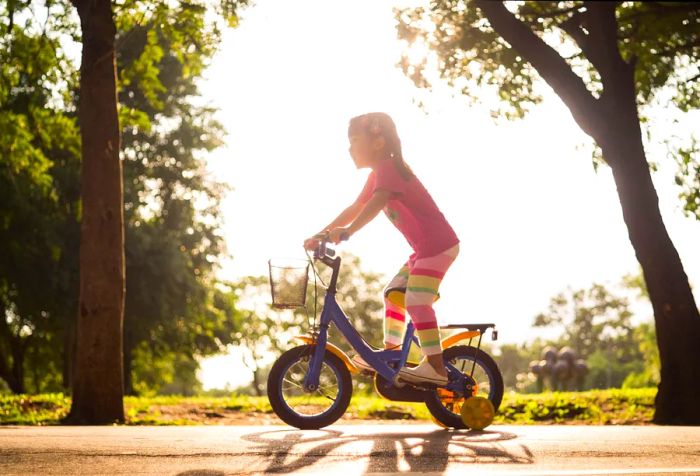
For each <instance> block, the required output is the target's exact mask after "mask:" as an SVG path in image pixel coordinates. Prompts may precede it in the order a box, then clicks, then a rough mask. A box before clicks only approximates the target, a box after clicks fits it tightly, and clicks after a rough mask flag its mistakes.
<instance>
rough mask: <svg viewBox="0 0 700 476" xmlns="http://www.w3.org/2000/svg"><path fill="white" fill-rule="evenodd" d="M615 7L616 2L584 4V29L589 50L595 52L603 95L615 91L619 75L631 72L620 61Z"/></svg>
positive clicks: (623, 62)
mask: <svg viewBox="0 0 700 476" xmlns="http://www.w3.org/2000/svg"><path fill="white" fill-rule="evenodd" d="M616 7H617V2H586V8H587V9H588V12H587V14H586V16H587V20H588V22H587V24H586V27H587V28H588V30H589V31H590V34H589V35H588V37H589V38H590V41H591V43H592V45H591V49H592V50H593V51H595V58H596V63H597V64H596V69H598V72H599V73H600V77H601V80H602V82H603V92H604V93H605V92H606V90H608V91H609V90H611V89H612V90H614V89H615V87H616V84H617V81H618V80H619V77H620V74H623V75H626V74H630V73H632V72H633V70H630V65H629V64H628V63H625V60H623V59H622V56H621V55H620V49H619V48H618V46H617V20H616V19H615V8H616Z"/></svg>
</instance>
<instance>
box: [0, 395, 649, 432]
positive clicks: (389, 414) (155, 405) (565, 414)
mask: <svg viewBox="0 0 700 476" xmlns="http://www.w3.org/2000/svg"><path fill="white" fill-rule="evenodd" d="M655 394H656V389H654V388H640V389H623V390H620V389H613V390H591V391H587V392H555V393H552V392H548V393H543V394H528V395H519V394H516V393H506V394H505V395H504V397H503V403H502V404H501V407H500V409H499V411H498V413H497V414H496V418H495V420H494V423H496V424H539V425H542V424H590V425H608V424H618V425H625V424H627V425H630V424H631V425H638V424H645V423H649V422H650V420H651V416H652V412H653V406H654V395H655ZM125 406H126V411H127V414H128V418H127V423H126V424H127V425H194V424H215V425H216V424H221V423H222V421H223V422H226V423H228V424H235V423H243V424H251V423H255V422H258V423H260V422H265V423H266V424H270V423H276V424H279V423H280V422H279V420H277V419H276V418H275V417H274V414H273V413H272V408H271V407H270V403H269V402H268V400H267V398H266V397H250V396H242V395H236V394H232V395H227V396H223V397H208V396H198V397H181V396H170V397H126V398H125ZM69 407H70V397H67V396H64V395H62V394H48V395H32V396H29V395H9V396H3V395H0V425H14V424H25V425H53V424H57V423H58V422H59V420H60V418H61V417H62V416H63V415H64V414H65V413H66V412H67V411H68V408H69ZM343 419H345V420H383V421H388V420H404V421H419V422H425V421H430V414H429V413H428V410H427V408H426V407H425V405H423V404H421V403H406V402H392V401H388V400H385V399H383V398H380V397H378V396H375V395H371V396H362V395H360V396H354V397H353V399H352V401H351V403H350V407H349V408H348V411H347V413H346V415H345V416H344V417H343ZM341 421H342V420H341Z"/></svg>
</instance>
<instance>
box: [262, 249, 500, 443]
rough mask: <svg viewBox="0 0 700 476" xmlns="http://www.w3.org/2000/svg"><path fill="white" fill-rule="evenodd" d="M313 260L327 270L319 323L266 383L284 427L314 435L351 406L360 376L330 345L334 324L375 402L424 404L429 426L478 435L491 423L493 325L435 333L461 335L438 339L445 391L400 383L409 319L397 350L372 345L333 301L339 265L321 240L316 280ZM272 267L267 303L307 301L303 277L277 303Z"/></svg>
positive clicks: (495, 386) (393, 295)
mask: <svg viewBox="0 0 700 476" xmlns="http://www.w3.org/2000/svg"><path fill="white" fill-rule="evenodd" d="M315 261H321V262H322V263H323V264H325V265H326V266H329V267H330V268H331V270H332V274H331V278H330V281H329V284H328V286H327V289H326V296H325V299H324V306H323V311H322V313H321V317H320V322H319V324H318V326H315V327H314V328H313V329H312V331H311V334H310V335H306V336H297V337H296V339H298V340H300V341H302V342H304V344H303V345H300V346H297V347H294V348H292V349H290V350H288V351H286V352H284V353H283V354H282V355H281V356H280V357H279V358H278V359H277V360H276V361H275V363H274V364H273V366H272V369H271V371H270V374H269V376H268V380H267V396H268V399H269V401H270V405H271V406H272V409H273V411H274V412H275V414H276V415H277V416H278V417H279V418H280V419H281V420H282V421H284V422H285V423H287V424H288V425H290V426H293V427H296V428H299V429H319V428H323V427H325V426H328V425H330V424H332V423H334V422H335V421H337V420H338V419H339V418H340V417H341V416H342V415H343V414H344V413H345V411H346V409H347V407H348V405H349V404H350V399H351V397H352V391H353V387H352V375H351V374H357V373H359V372H360V370H359V369H358V368H357V367H356V366H355V365H354V364H353V363H352V361H351V360H350V359H349V358H348V356H347V355H346V354H345V353H344V352H343V351H342V350H341V349H340V348H338V347H337V346H336V345H334V344H332V343H330V342H328V329H329V327H330V325H331V324H334V325H335V326H336V327H337V328H338V330H339V331H340V333H341V334H342V335H343V337H344V338H345V339H346V340H347V342H348V343H349V344H350V345H351V346H352V348H353V349H354V350H355V351H356V352H357V353H358V354H359V355H360V356H361V357H362V358H363V359H364V360H365V361H366V362H367V363H368V364H369V365H371V366H372V367H373V368H374V369H375V374H374V387H375V390H376V392H377V393H378V394H379V395H380V396H382V397H384V398H386V399H388V400H392V401H401V402H424V403H425V405H426V406H427V408H428V411H429V412H430V414H431V415H432V417H433V419H434V422H435V423H437V424H438V425H440V426H442V427H444V428H456V429H466V428H471V429H483V428H484V427H485V426H487V425H488V424H490V422H491V421H492V420H493V415H494V414H495V412H496V410H497V409H498V407H499V406H500V404H501V399H502V398H503V378H502V375H501V372H500V370H499V369H498V366H497V365H496V362H495V361H494V360H493V359H492V358H491V357H490V356H489V355H488V354H487V353H486V352H484V351H483V350H481V348H480V347H481V341H482V337H483V334H484V333H485V332H486V331H487V330H488V329H492V338H493V340H496V339H497V335H498V333H497V330H496V328H495V324H493V323H486V324H451V325H447V326H441V329H462V331H460V332H457V333H455V334H453V335H451V336H449V337H446V338H445V339H443V340H442V346H443V356H444V360H445V367H446V368H447V372H448V379H449V380H448V383H447V385H445V386H434V385H428V384H426V385H418V384H411V383H408V382H404V381H403V380H401V379H400V378H399V376H398V374H399V370H400V369H401V368H402V367H403V366H404V365H406V364H407V361H408V355H409V350H410V347H411V344H412V343H415V344H416V345H418V346H420V343H419V342H418V339H417V337H416V336H415V329H414V326H413V323H412V322H410V320H409V322H408V324H407V328H406V333H405V335H404V339H403V344H402V346H401V350H384V349H376V348H374V347H372V346H370V345H369V344H368V343H367V342H366V341H365V340H364V339H363V338H362V336H361V335H360V334H359V332H358V331H357V330H356V329H355V328H354V327H353V325H352V323H351V322H350V319H349V318H348V317H347V315H346V314H345V313H344V312H343V310H342V309H341V308H340V306H339V305H338V303H337V302H336V298H335V295H336V284H337V280H338V274H339V271H340V265H341V259H340V257H336V256H335V252H334V250H333V249H331V248H330V247H328V242H327V240H326V239H325V237H319V240H318V246H317V247H316V248H315V249H314V250H313V260H311V259H309V262H310V264H311V267H312V269H313V272H314V273H315V278H316V277H318V273H317V272H316V267H315V266H314V262H315ZM270 266H271V268H270V270H271V271H270V283H271V287H272V298H273V305H275V304H277V307H282V308H288V307H294V306H295V305H298V304H299V303H300V302H301V303H302V304H303V303H305V296H306V282H307V281H308V274H307V275H306V276H303V274H301V276H302V277H301V278H300V280H299V281H298V283H302V285H301V286H298V287H299V288H300V289H299V291H300V292H299V293H298V295H299V298H300V299H298V300H297V301H296V302H291V303H290V300H289V295H286V296H285V297H284V298H281V297H280V293H279V287H280V286H279V284H280V283H279V282H276V281H275V276H273V272H272V264H270ZM306 272H307V273H308V265H307V268H306ZM276 285H277V291H278V292H277V296H276ZM404 294H405V289H390V290H387V291H386V295H387V299H390V300H392V301H400V300H401V299H402V298H403V296H404ZM292 301H294V300H292ZM474 339H478V340H477V343H476V346H473V345H472V341H473V340H474ZM465 340H468V342H467V344H466V345H457V344H459V343H460V342H463V341H465ZM409 365H410V363H409ZM470 367H471V368H470ZM472 397H474V398H472Z"/></svg>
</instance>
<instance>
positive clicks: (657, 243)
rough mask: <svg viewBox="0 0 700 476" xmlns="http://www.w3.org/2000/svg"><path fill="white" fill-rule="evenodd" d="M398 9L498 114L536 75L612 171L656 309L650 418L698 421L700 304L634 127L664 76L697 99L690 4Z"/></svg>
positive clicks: (695, 20) (417, 72) (697, 42)
mask: <svg viewBox="0 0 700 476" xmlns="http://www.w3.org/2000/svg"><path fill="white" fill-rule="evenodd" d="M398 17H399V27H398V29H399V36H400V37H402V38H404V39H406V40H408V41H409V42H416V41H421V42H424V43H426V44H427V45H428V46H429V47H431V48H432V49H433V50H434V51H435V52H436V53H437V56H438V58H439V66H438V69H439V72H440V75H441V76H442V77H443V78H446V79H447V80H448V81H449V82H450V84H452V85H453V86H459V87H461V88H462V91H463V92H466V93H467V94H468V95H471V96H472V97H474V95H475V94H476V89H475V88H474V86H475V85H486V86H490V87H492V88H495V89H497V90H498V93H499V96H500V98H501V99H502V101H503V102H504V103H505V104H506V106H507V110H506V111H503V112H504V113H505V114H506V116H509V117H512V118H515V117H522V116H523V115H525V114H526V112H527V110H528V108H529V107H531V106H532V105H533V104H535V103H537V102H539V101H540V99H541V97H540V96H539V95H538V94H537V92H536V89H535V85H536V84H537V79H538V77H539V78H542V79H544V81H545V82H546V83H547V84H548V85H549V86H550V87H551V88H552V89H553V90H554V92H555V93H556V94H557V95H558V96H559V97H560V98H561V99H562V101H563V102H564V103H565V104H566V106H567V107H568V108H569V110H570V111H571V114H572V116H573V118H574V120H575V121H576V123H577V124H578V125H579V127H580V128H581V129H582V130H583V131H584V132H585V133H586V134H588V135H589V136H590V137H591V138H592V139H593V140H594V141H595V143H596V144H597V146H598V147H599V151H600V154H601V159H602V160H604V161H605V163H606V164H607V165H609V166H610V167H611V169H612V174H613V177H614V179H615V183H616V184H617V190H618V195H619V199H620V204H621V206H622V213H623V217H624V221H625V224H626V225H627V229H628V233H629V238H630V242H631V244H632V246H633V248H634V250H635V253H636V256H637V259H638V261H639V263H640V264H641V266H642V270H643V273H644V279H645V281H646V285H647V288H648V290H649V296H650V299H651V303H652V306H653V308H654V316H655V325H656V335H657V341H658V346H659V352H660V357H661V382H660V384H659V390H658V393H657V396H656V411H655V415H654V421H655V422H656V423H664V424H700V408H698V406H697V404H696V395H697V394H698V393H699V392H700V360H699V359H697V358H696V357H697V353H696V346H697V344H696V343H697V342H698V340H699V339H700V314H699V313H698V308H697V305H696V303H695V300H694V298H693V294H692V292H691V289H690V285H689V283H688V278H687V275H686V273H685V271H684V270H683V264H682V263H681V260H680V257H679V256H678V253H677V251H676V249H675V247H674V245H673V243H672V241H671V239H670V237H669V235H668V233H667V231H666V228H665V226H664V223H663V220H662V218H661V213H660V211H659V205H658V197H657V194H656V190H655V189H654V186H653V183H652V180H651V176H650V170H649V169H650V167H649V163H648V162H647V159H646V156H645V151H644V145H643V140H642V128H641V125H640V108H641V109H642V110H643V109H644V108H645V107H646V106H648V105H649V104H650V103H651V101H652V99H653V98H654V97H655V94H657V93H658V92H659V91H661V90H662V89H663V88H664V87H665V86H667V85H669V86H670V87H673V88H676V89H677V94H676V95H675V97H674V99H673V102H674V104H675V105H676V106H677V107H679V108H680V109H681V110H686V111H687V110H689V109H691V108H695V107H697V105H698V102H699V101H700V82H698V81H696V79H697V76H696V74H697V73H696V71H697V66H698V56H699V53H700V6H698V5H697V4H694V3H681V2H673V3H670V2H669V3H662V2H519V3H511V4H509V5H508V7H506V5H505V4H504V3H503V2H492V1H486V0H472V1H456V0H439V1H434V2H431V4H430V8H429V10H426V9H423V8H415V9H406V10H403V11H400V12H398ZM426 64H427V62H423V63H421V64H419V65H412V64H411V63H410V62H409V61H408V59H407V58H404V60H403V66H404V69H405V72H406V73H407V74H408V75H409V76H410V77H412V78H414V80H415V81H416V83H417V85H419V86H429V85H430V82H429V80H428V79H427V78H426V75H425V74H424V73H425V71H426V70H425V67H426ZM641 119H644V116H641Z"/></svg>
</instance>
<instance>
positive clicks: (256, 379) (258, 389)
mask: <svg viewBox="0 0 700 476" xmlns="http://www.w3.org/2000/svg"><path fill="white" fill-rule="evenodd" d="M253 390H255V395H257V396H258V397H262V396H263V394H264V393H263V389H262V385H260V369H259V368H258V367H256V368H255V370H253Z"/></svg>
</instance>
